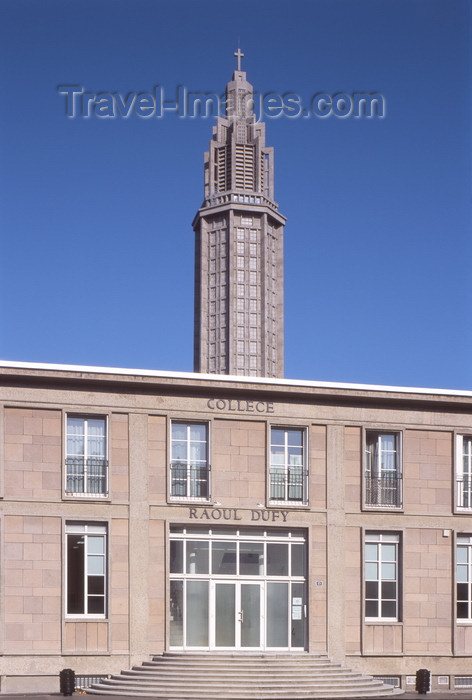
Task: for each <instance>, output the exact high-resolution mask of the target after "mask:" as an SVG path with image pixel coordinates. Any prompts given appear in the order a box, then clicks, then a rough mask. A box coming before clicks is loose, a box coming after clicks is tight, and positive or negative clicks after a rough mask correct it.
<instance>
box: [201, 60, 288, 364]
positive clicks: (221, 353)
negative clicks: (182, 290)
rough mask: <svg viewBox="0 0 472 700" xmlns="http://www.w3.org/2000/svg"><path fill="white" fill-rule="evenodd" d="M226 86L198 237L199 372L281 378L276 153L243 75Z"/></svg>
mask: <svg viewBox="0 0 472 700" xmlns="http://www.w3.org/2000/svg"><path fill="white" fill-rule="evenodd" d="M234 55H235V56H236V59H237V69H236V70H235V71H234V73H233V77H232V80H231V81H230V82H229V83H228V84H227V86H226V115H225V117H218V118H217V123H216V126H215V127H214V128H213V138H212V140H211V141H210V145H209V150H208V152H207V153H205V161H204V162H205V166H204V173H205V189H204V201H203V204H202V206H201V208H200V209H199V210H198V212H197V215H196V216H195V219H194V221H193V228H194V231H195V354H194V369H195V371H196V372H203V373H206V374H210V373H216V374H231V375H245V376H257V377H282V376H283V367H284V359H283V352H284V311H283V304H284V301H283V234H284V225H285V217H283V216H282V215H281V214H279V212H278V206H277V204H276V203H275V202H274V166H273V149H272V148H268V147H267V146H266V145H265V124H263V123H261V122H256V116H255V114H254V110H253V88H252V85H251V84H250V83H248V81H247V80H246V73H245V72H244V71H242V70H241V58H242V57H243V56H244V54H243V53H242V52H241V51H240V50H239V49H238V51H237V52H236V53H235V54H234Z"/></svg>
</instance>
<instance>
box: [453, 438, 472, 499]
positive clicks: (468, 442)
mask: <svg viewBox="0 0 472 700" xmlns="http://www.w3.org/2000/svg"><path fill="white" fill-rule="evenodd" d="M456 485H457V487H456V494H457V495H456V505H457V507H458V508H472V437H471V436H470V435H458V436H457V438H456Z"/></svg>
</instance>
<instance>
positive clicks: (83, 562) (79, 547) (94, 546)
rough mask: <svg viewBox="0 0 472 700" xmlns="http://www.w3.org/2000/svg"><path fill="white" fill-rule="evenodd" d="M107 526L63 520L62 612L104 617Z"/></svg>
mask: <svg viewBox="0 0 472 700" xmlns="http://www.w3.org/2000/svg"><path fill="white" fill-rule="evenodd" d="M106 540H107V527H106V525H101V524H95V523H80V522H77V523H67V524H66V614H67V615H74V616H75V615H80V616H84V617H88V616H91V617H105V615H106V591H107V585H106V576H107V541H106Z"/></svg>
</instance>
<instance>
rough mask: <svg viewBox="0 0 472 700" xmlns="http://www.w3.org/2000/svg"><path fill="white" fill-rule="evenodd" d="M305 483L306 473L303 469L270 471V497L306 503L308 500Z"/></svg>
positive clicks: (275, 499)
mask: <svg viewBox="0 0 472 700" xmlns="http://www.w3.org/2000/svg"><path fill="white" fill-rule="evenodd" d="M305 483H306V475H305V473H304V472H303V471H302V470H301V469H300V470H297V471H289V472H288V473H286V472H282V471H277V470H273V471H271V472H270V499H271V501H297V502H299V503H304V502H305V500H306V497H305V493H306V488H305Z"/></svg>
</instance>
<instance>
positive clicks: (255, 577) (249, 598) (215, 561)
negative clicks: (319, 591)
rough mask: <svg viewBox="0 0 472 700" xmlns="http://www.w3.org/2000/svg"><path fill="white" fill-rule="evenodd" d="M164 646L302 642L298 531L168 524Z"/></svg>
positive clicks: (301, 535)
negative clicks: (167, 632)
mask: <svg viewBox="0 0 472 700" xmlns="http://www.w3.org/2000/svg"><path fill="white" fill-rule="evenodd" d="M170 537H171V539H170V564H169V565H170V645H171V647H174V648H206V649H234V648H237V649H271V648H277V649H280V648H283V649H292V648H294V649H303V648H305V645H306V640H305V635H306V631H305V621H306V617H307V605H306V537H305V532H304V531H303V530H263V529H257V528H247V529H240V530H236V529H225V528H211V529H204V528H190V527H188V528H184V527H173V528H172V529H171V535H170Z"/></svg>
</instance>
